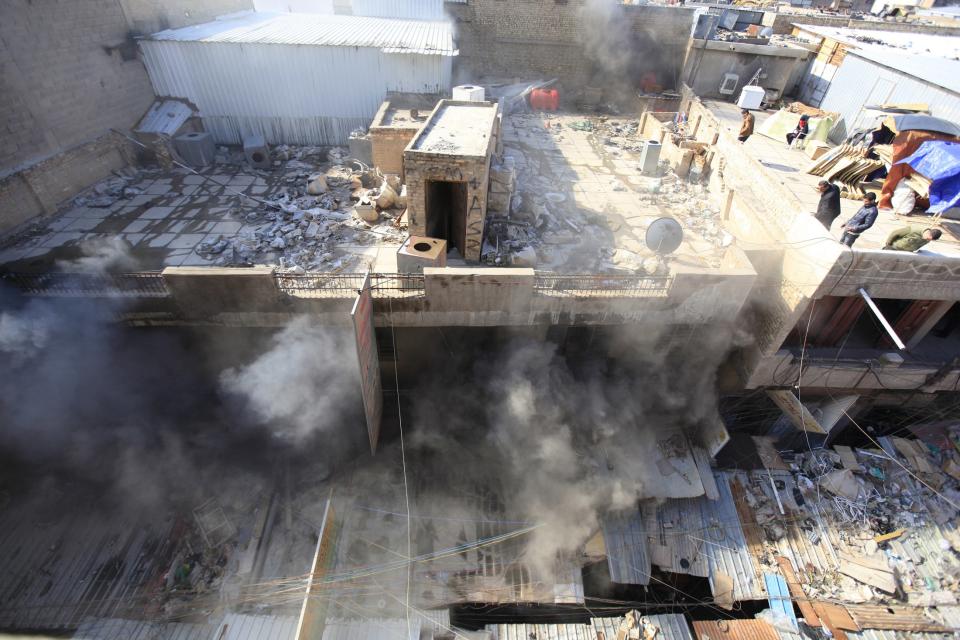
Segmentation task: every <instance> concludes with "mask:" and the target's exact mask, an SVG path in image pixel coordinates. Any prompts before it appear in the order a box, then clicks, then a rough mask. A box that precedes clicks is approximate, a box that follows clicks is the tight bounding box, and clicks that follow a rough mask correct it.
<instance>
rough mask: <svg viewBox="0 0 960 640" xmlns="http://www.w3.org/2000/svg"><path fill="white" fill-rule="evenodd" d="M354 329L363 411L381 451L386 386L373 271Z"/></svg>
mask: <svg viewBox="0 0 960 640" xmlns="http://www.w3.org/2000/svg"><path fill="white" fill-rule="evenodd" d="M350 315H351V316H352V317H353V330H354V332H355V333H356V336H357V361H358V362H359V364H360V386H361V390H362V392H363V411H364V413H365V414H366V417H367V435H369V436H370V452H371V453H376V452H377V440H378V439H379V438H380V420H381V418H382V416H383V388H382V387H381V385H380V358H379V357H378V355H377V335H376V333H374V330H373V295H372V294H371V292H370V274H369V273H367V275H366V276H364V278H363V284H362V285H361V286H360V295H358V296H357V301H356V302H355V303H354V304H353V311H351V312H350Z"/></svg>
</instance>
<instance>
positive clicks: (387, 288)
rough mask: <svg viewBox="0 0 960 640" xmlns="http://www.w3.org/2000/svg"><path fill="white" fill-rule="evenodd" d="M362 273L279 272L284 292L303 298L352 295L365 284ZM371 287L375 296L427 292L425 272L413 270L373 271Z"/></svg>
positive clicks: (409, 294)
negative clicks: (412, 271) (414, 271)
mask: <svg viewBox="0 0 960 640" xmlns="http://www.w3.org/2000/svg"><path fill="white" fill-rule="evenodd" d="M363 277H364V274H362V273H304V274H295V273H277V274H274V278H275V279H276V281H277V287H279V289H280V291H282V292H283V293H286V294H288V295H292V296H297V297H300V298H351V297H353V296H355V295H357V292H358V291H360V287H361V286H362V285H363ZM370 280H371V282H370V288H371V290H372V291H373V297H374V298H390V297H393V298H403V297H416V296H421V295H423V292H424V286H423V275H421V274H409V273H372V274H370Z"/></svg>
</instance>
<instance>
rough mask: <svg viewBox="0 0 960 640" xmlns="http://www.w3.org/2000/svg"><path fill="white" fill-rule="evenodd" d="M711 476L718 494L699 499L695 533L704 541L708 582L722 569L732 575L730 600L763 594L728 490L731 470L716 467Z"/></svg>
mask: <svg viewBox="0 0 960 640" xmlns="http://www.w3.org/2000/svg"><path fill="white" fill-rule="evenodd" d="M714 477H715V478H716V481H717V488H718V489H719V491H720V498H719V499H717V500H708V499H706V498H701V499H700V509H701V514H702V519H703V526H704V530H703V531H702V532H701V533H700V535H699V536H698V537H700V538H701V539H702V541H703V542H704V547H703V553H704V554H705V555H706V556H707V560H708V566H709V567H710V586H711V587H714V588H715V585H714V578H715V576H716V575H717V574H721V573H722V574H726V575H728V576H730V578H732V579H733V597H734V600H755V599H758V598H765V597H766V589H765V588H764V584H763V580H762V579H761V578H760V576H758V575H757V571H756V568H755V565H754V563H753V558H751V557H750V551H749V550H748V548H747V540H746V537H745V536H744V535H743V528H742V527H741V525H740V517H739V515H738V514H737V507H736V504H735V503H734V501H733V494H732V492H731V491H730V481H729V480H730V478H732V477H733V473H728V472H723V471H716V472H714ZM693 535H696V534H693ZM714 595H716V592H715V591H714Z"/></svg>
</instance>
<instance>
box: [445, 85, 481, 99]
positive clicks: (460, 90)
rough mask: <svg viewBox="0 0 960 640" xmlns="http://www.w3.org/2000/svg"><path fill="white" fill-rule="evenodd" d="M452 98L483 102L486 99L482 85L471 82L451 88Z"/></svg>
mask: <svg viewBox="0 0 960 640" xmlns="http://www.w3.org/2000/svg"><path fill="white" fill-rule="evenodd" d="M453 99H454V100H460V101H463V102H483V101H484V100H485V99H486V93H485V92H484V90H483V87H478V86H476V85H473V84H461V85H460V86H458V87H454V88H453Z"/></svg>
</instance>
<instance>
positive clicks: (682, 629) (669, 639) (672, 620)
mask: <svg viewBox="0 0 960 640" xmlns="http://www.w3.org/2000/svg"><path fill="white" fill-rule="evenodd" d="M643 618H645V619H646V620H647V621H649V622H650V624H652V625H654V626H655V627H657V628H658V629H660V631H659V632H658V633H657V635H656V636H655V637H656V640H693V634H692V633H690V625H689V624H687V618H686V617H685V616H684V615H682V614H679V613H664V614H660V615H656V616H643ZM622 620H623V618H622V617H621V618H593V619H592V620H590V624H591V625H592V626H593V630H594V632H595V635H594V636H592V639H593V640H595V639H596V638H599V637H600V632H601V631H602V632H603V637H604V638H606V639H607V640H616V637H617V630H618V629H619V628H620V623H621V621H622Z"/></svg>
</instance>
